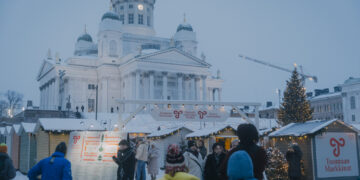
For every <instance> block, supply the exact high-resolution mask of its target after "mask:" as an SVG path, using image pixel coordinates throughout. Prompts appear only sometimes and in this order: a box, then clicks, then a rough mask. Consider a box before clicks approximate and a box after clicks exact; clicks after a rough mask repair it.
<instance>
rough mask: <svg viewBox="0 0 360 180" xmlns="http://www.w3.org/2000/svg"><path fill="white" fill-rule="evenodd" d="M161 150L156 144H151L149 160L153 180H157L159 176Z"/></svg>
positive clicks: (149, 169) (149, 170) (149, 171)
mask: <svg viewBox="0 0 360 180" xmlns="http://www.w3.org/2000/svg"><path fill="white" fill-rule="evenodd" d="M158 161H159V148H157V147H156V146H155V144H154V143H151V144H150V149H149V158H148V173H149V174H150V176H151V180H156V175H158V174H159V162H158Z"/></svg>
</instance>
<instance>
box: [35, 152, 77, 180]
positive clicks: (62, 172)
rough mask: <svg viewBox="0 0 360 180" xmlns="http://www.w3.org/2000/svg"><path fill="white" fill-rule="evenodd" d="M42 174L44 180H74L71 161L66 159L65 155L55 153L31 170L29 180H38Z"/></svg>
mask: <svg viewBox="0 0 360 180" xmlns="http://www.w3.org/2000/svg"><path fill="white" fill-rule="evenodd" d="M40 174H41V179H42V180H72V176H71V164H70V161H69V160H67V159H65V158H64V153H61V152H55V153H54V154H52V156H50V157H48V158H45V159H43V160H41V161H40V162H39V163H37V164H36V165H35V166H34V167H33V168H31V169H30V171H29V172H28V177H29V180H36V178H37V176H38V175H40Z"/></svg>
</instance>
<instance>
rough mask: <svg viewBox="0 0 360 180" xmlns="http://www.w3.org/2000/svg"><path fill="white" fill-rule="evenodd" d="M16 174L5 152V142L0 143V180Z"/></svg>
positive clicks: (5, 179) (7, 179)
mask: <svg viewBox="0 0 360 180" xmlns="http://www.w3.org/2000/svg"><path fill="white" fill-rule="evenodd" d="M15 176H16V172H15V168H14V166H13V163H12V160H11V158H10V157H9V155H8V154H7V146H6V144H4V143H2V144H0V180H9V179H12V178H14V177H15Z"/></svg>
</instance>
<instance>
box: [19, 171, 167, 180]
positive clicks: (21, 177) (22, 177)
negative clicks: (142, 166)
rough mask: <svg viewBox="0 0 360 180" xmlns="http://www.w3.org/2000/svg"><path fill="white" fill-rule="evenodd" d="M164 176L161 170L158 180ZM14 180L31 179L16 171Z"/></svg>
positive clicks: (147, 175)
mask: <svg viewBox="0 0 360 180" xmlns="http://www.w3.org/2000/svg"><path fill="white" fill-rule="evenodd" d="M146 171H147V169H146ZM164 174H165V172H164V171H163V170H159V175H157V176H156V179H159V178H161V177H163V176H164ZM114 179H116V178H114ZM146 179H151V177H150V175H149V174H148V173H147V172H146ZM13 180H29V179H28V178H27V176H26V175H24V174H22V173H21V172H20V171H16V177H15V178H14V179H13Z"/></svg>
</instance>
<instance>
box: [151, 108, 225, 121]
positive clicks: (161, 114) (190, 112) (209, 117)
mask: <svg viewBox="0 0 360 180" xmlns="http://www.w3.org/2000/svg"><path fill="white" fill-rule="evenodd" d="M151 115H152V117H153V118H154V119H155V120H158V121H169V120H174V121H204V122H223V121H226V119H227V118H228V117H229V113H228V112H227V111H225V110H224V109H221V108H220V109H207V108H194V109H185V108H179V109H170V108H167V109H162V108H154V109H152V110H151Z"/></svg>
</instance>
